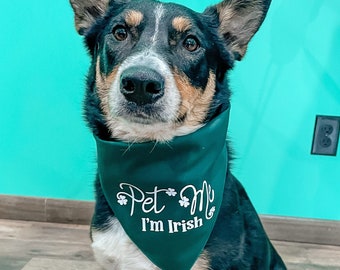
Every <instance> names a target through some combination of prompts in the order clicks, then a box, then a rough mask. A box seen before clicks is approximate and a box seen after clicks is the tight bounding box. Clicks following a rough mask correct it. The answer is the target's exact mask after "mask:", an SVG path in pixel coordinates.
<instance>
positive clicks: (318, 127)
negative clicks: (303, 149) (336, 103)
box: [312, 115, 340, 156]
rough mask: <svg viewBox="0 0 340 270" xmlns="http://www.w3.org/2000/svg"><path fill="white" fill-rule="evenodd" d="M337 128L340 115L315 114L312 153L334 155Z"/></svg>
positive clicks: (336, 146)
mask: <svg viewBox="0 0 340 270" xmlns="http://www.w3.org/2000/svg"><path fill="white" fill-rule="evenodd" d="M339 128H340V117H338V116H326V115H317V116H316V119H315V127H314V136H313V144H312V154H313V155H329V156H336V152H337V148H338V140H339Z"/></svg>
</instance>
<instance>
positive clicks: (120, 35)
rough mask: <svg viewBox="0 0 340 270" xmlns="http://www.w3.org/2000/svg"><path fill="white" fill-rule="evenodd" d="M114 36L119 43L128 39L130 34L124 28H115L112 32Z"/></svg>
mask: <svg viewBox="0 0 340 270" xmlns="http://www.w3.org/2000/svg"><path fill="white" fill-rule="evenodd" d="M112 34H113V36H114V37H115V38H116V39H117V40H118V41H123V40H125V39H127V37H128V32H127V30H126V28H125V27H123V26H117V27H115V28H114V29H113V31H112Z"/></svg>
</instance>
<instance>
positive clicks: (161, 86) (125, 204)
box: [70, 0, 286, 270]
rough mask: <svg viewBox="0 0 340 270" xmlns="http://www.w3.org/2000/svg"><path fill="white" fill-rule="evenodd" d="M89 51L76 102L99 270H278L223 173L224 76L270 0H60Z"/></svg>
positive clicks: (251, 212)
mask: <svg viewBox="0 0 340 270" xmlns="http://www.w3.org/2000/svg"><path fill="white" fill-rule="evenodd" d="M70 2H71V5H72V8H73V10H74V13H75V25H76V29H77V31H78V33H79V34H80V35H83V36H84V39H85V44H86V47H87V49H88V52H89V55H90V56H91V65H90V68H89V72H88V75H87V86H86V94H85V101H84V110H85V118H86V121H87V123H88V125H89V127H90V129H91V131H92V132H93V134H94V136H95V139H96V143H97V153H98V156H97V158H98V173H97V177H96V180H95V192H96V205H95V212H94V215H93V219H92V224H91V239H92V248H93V251H94V255H95V257H96V260H97V261H98V263H99V264H100V265H101V266H102V267H103V269H111V270H113V269H116V270H155V269H164V270H189V269H193V270H212V269H214V270H226V269H233V270H236V269H239V270H246V269H259V270H265V269H286V267H285V265H284V263H283V262H282V260H281V258H280V256H279V255H278V253H277V252H276V251H275V249H274V247H273V246H272V244H271V243H270V241H269V239H268V237H267V235H266V233H265V231H264V229H263V227H262V225H261V222H260V220H259V217H258V215H257V213H256V211H255V209H254V208H253V206H252V204H251V202H250V200H249V198H248V196H247V194H246V192H245V191H244V189H243V187H242V185H241V184H240V183H239V181H238V180H237V179H236V178H235V177H234V176H233V175H232V173H231V171H230V166H229V164H230V162H229V161H230V152H231V151H230V147H229V146H228V143H227V141H226V133H227V125H228V116H229V110H230V90H229V87H228V78H227V73H228V71H229V70H231V69H232V67H233V65H234V62H235V61H239V60H241V59H242V58H243V56H244V55H245V53H246V50H247V45H248V43H249V41H250V40H251V38H252V37H253V35H254V34H255V33H256V32H257V30H258V29H259V27H260V25H261V24H262V22H263V20H264V18H265V16H266V13H267V10H268V8H269V5H270V2H271V0H224V1H222V2H220V3H218V4H216V5H214V6H211V7H208V8H207V9H206V10H205V11H204V12H203V13H197V12H195V11H193V10H190V9H188V8H186V7H184V6H181V5H177V4H173V3H162V2H158V1H153V0H70Z"/></svg>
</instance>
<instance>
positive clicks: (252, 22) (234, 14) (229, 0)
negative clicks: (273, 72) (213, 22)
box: [204, 0, 271, 60]
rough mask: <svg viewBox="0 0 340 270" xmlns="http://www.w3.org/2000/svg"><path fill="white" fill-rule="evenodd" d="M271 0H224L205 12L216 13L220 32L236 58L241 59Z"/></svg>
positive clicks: (208, 13)
mask: <svg viewBox="0 0 340 270" xmlns="http://www.w3.org/2000/svg"><path fill="white" fill-rule="evenodd" d="M270 3H271V0H224V1H222V2H220V3H219V4H217V5H215V6H212V7H210V8H208V9H207V10H206V11H205V12H204V13H205V14H207V15H212V13H213V14H215V16H216V15H217V16H218V20H219V32H220V34H221V36H222V37H223V38H224V40H225V43H226V45H227V47H228V50H229V51H230V52H232V53H233V55H234V59H235V60H241V59H242V58H243V56H244V55H245V53H246V51H247V46H248V43H249V41H250V39H251V38H252V37H253V36H254V34H255V33H256V32H257V30H258V29H259V27H260V26H261V24H262V22H263V20H264V18H265V16H266V14H267V11H268V8H269V5H270Z"/></svg>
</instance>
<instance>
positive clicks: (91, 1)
mask: <svg viewBox="0 0 340 270" xmlns="http://www.w3.org/2000/svg"><path fill="white" fill-rule="evenodd" d="M109 2H110V0H70V3H71V6H72V8H73V11H74V22H75V26H76V30H77V32H78V33H79V34H80V35H84V34H85V33H86V31H87V30H88V29H89V28H90V27H91V26H92V25H93V24H94V22H95V21H96V20H97V19H98V18H100V17H102V16H104V14H105V13H106V11H107V9H108V7H109Z"/></svg>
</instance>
